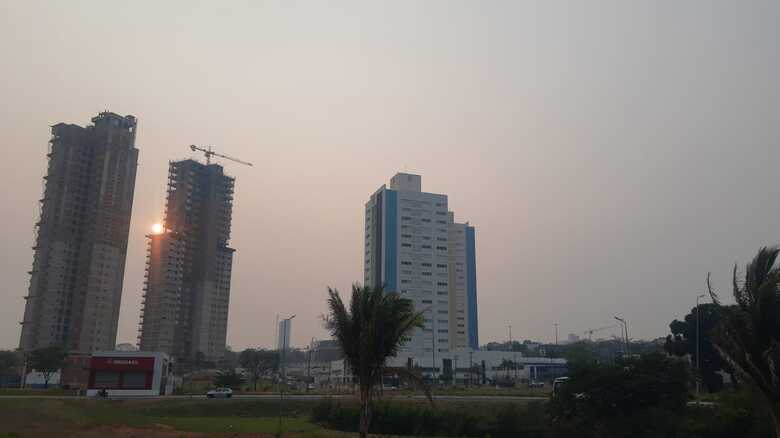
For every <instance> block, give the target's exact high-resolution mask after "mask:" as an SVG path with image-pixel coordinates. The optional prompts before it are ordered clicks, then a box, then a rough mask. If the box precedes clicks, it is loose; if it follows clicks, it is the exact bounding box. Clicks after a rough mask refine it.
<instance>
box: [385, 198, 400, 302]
mask: <svg viewBox="0 0 780 438" xmlns="http://www.w3.org/2000/svg"><path fill="white" fill-rule="evenodd" d="M384 213H385V214H384V221H383V222H384V225H385V227H384V228H385V235H384V237H385V248H384V249H385V254H384V262H385V269H384V274H385V290H386V291H388V292H398V289H397V288H398V285H397V281H398V192H396V191H395V190H385V206H384Z"/></svg>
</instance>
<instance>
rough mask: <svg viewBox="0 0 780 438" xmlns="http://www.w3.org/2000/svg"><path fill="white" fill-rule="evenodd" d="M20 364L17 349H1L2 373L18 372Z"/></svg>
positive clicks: (0, 363)
mask: <svg viewBox="0 0 780 438" xmlns="http://www.w3.org/2000/svg"><path fill="white" fill-rule="evenodd" d="M17 366H19V354H18V353H17V352H15V351H10V350H3V351H0V375H8V374H14V373H16V367H17Z"/></svg>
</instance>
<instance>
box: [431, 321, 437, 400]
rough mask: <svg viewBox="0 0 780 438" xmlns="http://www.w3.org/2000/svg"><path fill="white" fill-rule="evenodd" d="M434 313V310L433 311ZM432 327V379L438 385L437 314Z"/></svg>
mask: <svg viewBox="0 0 780 438" xmlns="http://www.w3.org/2000/svg"><path fill="white" fill-rule="evenodd" d="M431 313H433V311H431ZM431 327H433V329H432V330H431V354H432V355H433V363H432V364H431V365H432V366H431V380H433V384H434V385H436V380H437V379H436V316H435V315H434V316H433V318H431Z"/></svg>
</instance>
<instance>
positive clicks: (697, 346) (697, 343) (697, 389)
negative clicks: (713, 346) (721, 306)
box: [696, 294, 704, 397]
mask: <svg viewBox="0 0 780 438" xmlns="http://www.w3.org/2000/svg"><path fill="white" fill-rule="evenodd" d="M699 298H704V294H701V295H698V296H697V297H696V374H698V375H697V376H696V396H697V397H698V396H699V391H700V386H701V383H700V381H701V361H700V359H699V356H700V350H699V325H700V324H699Z"/></svg>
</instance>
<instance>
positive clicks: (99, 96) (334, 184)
mask: <svg viewBox="0 0 780 438" xmlns="http://www.w3.org/2000/svg"><path fill="white" fill-rule="evenodd" d="M778 22H780V3H778V2H774V1H764V0H755V1H751V2H732V1H725V0H723V1H722V0H713V1H710V2H706V3H701V2H690V3H684V2H673V3H659V2H655V1H650V0H647V1H633V2H626V1H623V0H605V1H603V2H598V3H593V2H562V3H558V2H531V1H522V0H521V1H495V2H472V1H459V0H450V1H438V0H431V1H424V2H403V1H401V2H357V1H345V2H338V3H337V4H333V3H330V2H328V3H316V2H311V3H307V4H306V5H305V6H304V5H302V4H299V3H291V2H274V1H267V2H266V1H264V2H249V3H233V2H231V3H224V4H214V5H207V4H200V3H198V4H195V3H192V2H183V1H171V2H165V3H151V2H144V1H137V2H125V3H116V4H111V5H110V6H107V5H105V4H103V3H99V2H96V1H80V0H75V1H73V2H67V3H65V2H3V3H2V4H0V52H2V53H3V55H4V59H7V60H13V62H7V63H5V65H4V69H3V81H2V84H3V85H2V86H1V87H0V101H2V102H5V103H8V104H6V105H3V106H2V107H0V144H2V145H3V147H4V149H3V151H4V152H5V154H4V158H3V160H0V186H2V187H3V188H4V190H3V191H2V192H0V205H2V206H3V227H0V242H2V248H3V250H2V251H0V278H2V279H3V286H4V287H3V289H2V293H0V348H9V349H11V348H16V347H17V346H18V344H19V339H20V333H21V325H20V324H19V322H20V320H21V318H22V317H21V315H22V314H23V313H24V308H25V300H24V296H25V295H27V292H28V287H29V279H30V277H29V275H28V274H27V272H28V271H30V270H32V267H33V265H32V260H33V251H32V249H31V247H32V246H34V245H35V243H34V234H33V224H34V223H35V222H36V221H37V220H38V216H39V211H38V205H39V204H38V200H39V199H41V197H42V193H43V188H42V184H41V177H42V176H43V175H44V174H45V171H46V164H47V161H46V154H47V152H48V151H47V147H48V144H47V142H48V140H49V137H50V126H51V125H53V124H56V123H58V122H65V123H74V124H79V125H83V124H84V123H85V121H88V120H90V119H91V118H92V117H94V116H95V114H98V113H100V112H101V111H103V110H108V111H111V112H114V113H116V114H132V115H134V116H136V117H137V118H138V120H139V127H138V129H139V130H138V135H137V138H136V147H137V148H138V150H139V151H140V154H139V158H138V168H137V175H136V184H135V196H134V204H133V215H132V219H131V222H130V229H129V234H128V236H129V237H128V242H127V263H126V269H125V272H124V281H123V283H124V287H123V293H122V296H121V310H120V314H119V322H118V326H117V328H116V343H117V344H119V343H126V342H130V343H135V341H136V336H137V333H138V316H139V313H140V310H141V302H142V292H143V287H144V262H145V254H146V248H147V239H146V237H145V236H146V235H147V234H149V232H150V230H151V227H152V225H153V224H155V223H160V222H161V221H162V220H163V218H164V206H165V181H166V177H167V172H168V163H169V162H170V161H172V160H173V161H177V160H182V159H190V158H192V159H199V160H201V159H202V155H201V154H196V153H194V152H192V151H191V150H190V149H189V145H190V144H198V145H209V144H210V145H212V146H214V147H215V148H217V149H218V150H220V151H222V152H224V153H225V154H226V155H230V156H235V157H239V158H241V159H245V160H247V161H251V162H253V163H254V167H248V166H242V165H240V164H238V163H232V162H230V161H226V160H220V159H216V158H215V163H219V164H220V165H224V167H225V172H226V173H228V174H230V175H232V176H235V177H236V179H237V181H239V182H240V183H239V184H238V185H237V186H236V193H235V204H234V207H233V223H232V235H233V236H234V238H233V239H231V247H233V248H235V249H236V254H235V258H234V260H233V267H232V281H231V288H230V303H229V310H228V312H229V315H230V321H229V323H228V327H227V344H228V345H230V346H232V347H233V348H234V349H242V348H245V347H255V346H265V347H273V346H274V345H275V341H276V339H275V331H276V328H277V327H276V322H275V318H276V315H292V314H297V317H296V319H295V336H294V337H295V339H297V340H301V341H300V342H303V340H305V341H306V342H308V341H309V340H310V339H311V338H315V339H323V338H326V337H327V333H326V331H325V330H324V328H323V325H322V319H321V315H323V314H325V313H326V312H327V308H326V288H327V287H328V286H332V287H336V288H338V289H339V290H341V291H342V293H344V292H346V291H349V289H350V286H351V284H352V283H353V282H355V281H362V279H363V244H364V242H363V239H364V237H363V229H364V223H363V221H364V207H363V206H364V204H365V201H366V197H367V195H368V194H370V193H373V191H375V190H376V188H377V186H378V184H379V183H381V181H384V180H385V179H386V178H387V177H388V176H390V175H393V174H395V173H396V172H399V171H405V172H408V173H414V174H420V175H424V177H425V179H426V181H427V183H426V189H425V190H426V191H430V192H432V193H449V194H452V195H453V196H452V197H451V198H450V199H449V205H448V207H449V208H450V209H451V210H453V211H455V212H457V216H456V220H462V219H467V220H469V221H471V223H473V224H475V225H476V226H477V228H478V229H477V232H478V236H477V239H476V252H477V254H478V255H479V256H478V257H479V260H478V263H477V278H478V280H479V316H480V318H479V322H480V324H479V330H480V333H479V338H480V342H481V343H483V344H484V343H486V342H489V341H491V340H496V341H506V340H507V339H508V333H507V326H508V325H511V326H512V337H513V339H517V340H522V339H527V338H528V339H534V340H539V341H547V342H551V341H553V340H554V336H555V326H554V324H558V331H559V333H560V335H561V337H564V336H566V334H568V333H574V334H576V335H578V336H580V337H583V336H586V334H585V332H586V331H587V330H589V329H593V328H598V327H603V326H608V325H611V324H613V323H614V322H615V321H614V319H613V317H614V316H615V315H618V316H620V317H622V318H625V319H626V320H628V322H629V326H630V335H631V337H637V338H645V339H649V338H655V337H658V336H663V335H665V334H666V333H668V324H669V322H671V321H672V320H673V319H675V318H678V319H679V318H681V317H683V316H684V315H685V314H686V313H688V312H689V311H690V309H691V308H692V307H693V306H694V305H695V298H696V296H697V295H698V294H700V293H702V292H703V291H704V280H705V277H706V275H707V272H712V276H713V284H714V285H715V286H716V287H717V288H718V291H719V292H721V296H722V297H726V296H728V295H729V294H728V292H729V289H730V276H731V269H732V268H733V265H734V263H739V265H740V267H742V266H744V264H745V263H747V262H748V261H749V260H750V259H751V258H752V257H753V256H754V255H755V253H756V250H757V249H758V248H759V247H761V246H763V245H772V244H777V243H780V232H779V231H778V227H777V224H776V222H777V221H776V220H775V219H774V218H776V217H778V216H780V204H779V203H777V202H775V201H774V200H775V199H777V198H778V195H780V188H779V187H778V184H777V181H776V179H777V178H776V175H777V169H776V167H777V163H778V162H780V148H778V147H777V141H778V140H777V139H778V138H780V87H778V86H777V78H778V77H780V58H778V53H780V26H777V23H778ZM455 194H457V196H455ZM101 333H102V331H101ZM608 333H609V332H607V333H606V334H604V333H602V335H605V336H606V335H607V334H608Z"/></svg>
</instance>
